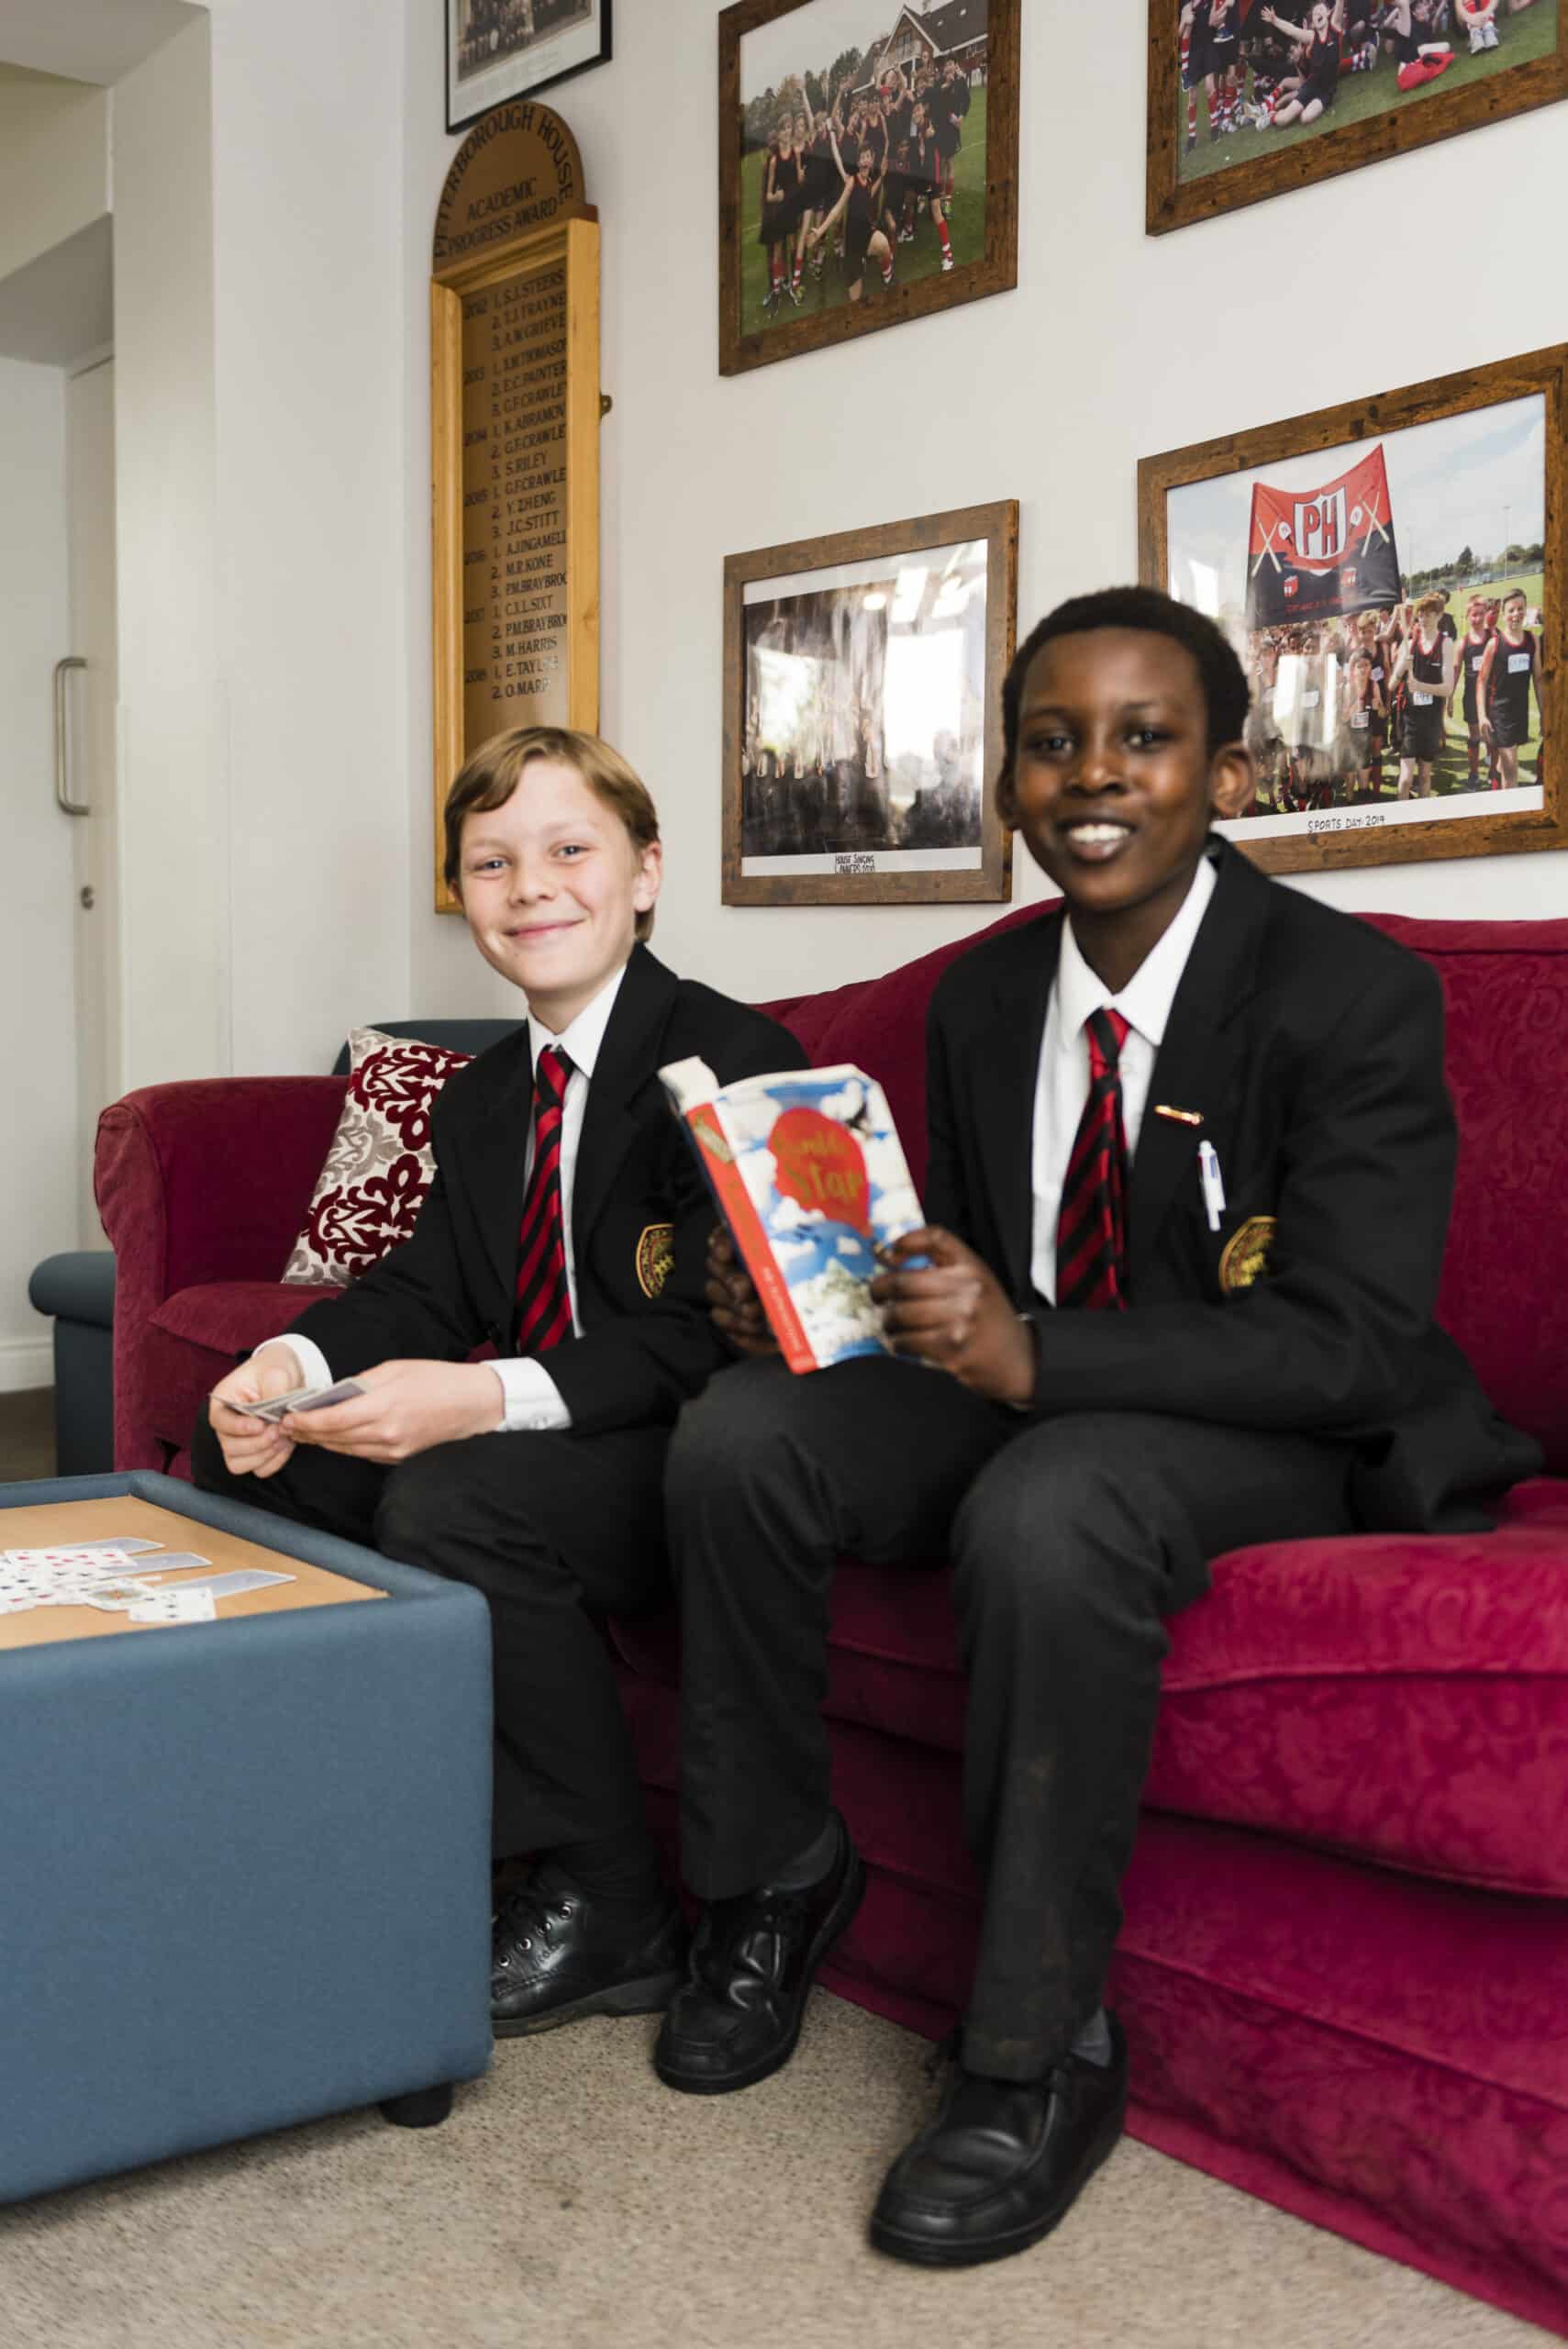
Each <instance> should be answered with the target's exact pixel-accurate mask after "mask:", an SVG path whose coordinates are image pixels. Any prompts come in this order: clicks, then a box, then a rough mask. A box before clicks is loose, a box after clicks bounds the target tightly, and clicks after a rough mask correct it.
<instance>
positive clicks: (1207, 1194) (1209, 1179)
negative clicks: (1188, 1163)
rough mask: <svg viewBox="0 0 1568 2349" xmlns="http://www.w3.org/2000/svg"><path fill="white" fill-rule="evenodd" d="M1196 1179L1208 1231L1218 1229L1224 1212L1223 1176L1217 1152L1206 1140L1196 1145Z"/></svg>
mask: <svg viewBox="0 0 1568 2349" xmlns="http://www.w3.org/2000/svg"><path fill="white" fill-rule="evenodd" d="M1197 1174H1198V1181H1199V1183H1200V1184H1201V1185H1202V1186H1203V1204H1204V1212H1205V1214H1206V1215H1207V1218H1208V1228H1209V1230H1210V1231H1218V1230H1219V1219H1220V1218H1221V1216H1222V1215H1223V1214H1224V1213H1225V1178H1224V1176H1223V1175H1221V1174H1220V1171H1219V1153H1218V1151H1217V1150H1216V1149H1215V1147H1214V1144H1213V1143H1212V1142H1211V1141H1208V1140H1207V1138H1206V1139H1205V1140H1204V1141H1200V1142H1199V1144H1198V1146H1197Z"/></svg>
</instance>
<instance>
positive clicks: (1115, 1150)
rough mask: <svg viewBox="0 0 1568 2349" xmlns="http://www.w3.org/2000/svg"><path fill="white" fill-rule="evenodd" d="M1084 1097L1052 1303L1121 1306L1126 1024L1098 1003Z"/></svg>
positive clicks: (1065, 1191)
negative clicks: (1087, 1083) (1087, 1091)
mask: <svg viewBox="0 0 1568 2349" xmlns="http://www.w3.org/2000/svg"><path fill="white" fill-rule="evenodd" d="M1084 1028H1085V1029H1086V1030H1087V1032H1088V1038H1089V1097H1088V1099H1087V1100H1086V1101H1085V1102H1084V1114H1083V1116H1082V1117H1081V1118H1080V1119H1079V1120H1078V1131H1077V1133H1076V1135H1075V1136H1074V1138H1073V1155H1072V1157H1071V1158H1070V1159H1069V1160H1068V1162H1067V1175H1066V1180H1065V1181H1064V1182H1063V1184H1062V1210H1061V1213H1060V1215H1059V1216H1058V1218H1057V1224H1056V1302H1057V1304H1058V1305H1059V1306H1062V1305H1075V1306H1085V1305H1092V1306H1111V1307H1114V1308H1123V1307H1125V1306H1126V1304H1127V1136H1126V1134H1125V1133H1124V1132H1123V1130H1122V1123H1121V1071H1120V1068H1119V1066H1118V1063H1119V1060H1120V1057H1121V1048H1122V1045H1123V1044H1124V1043H1125V1042H1126V1041H1127V1030H1128V1022H1127V1021H1126V1020H1125V1019H1123V1018H1122V1016H1121V1014H1120V1012H1119V1011H1113V1010H1112V1009H1111V1008H1110V1006H1109V1005H1108V1004H1102V1005H1101V1007H1100V1008H1099V1010H1098V1011H1091V1012H1090V1014H1089V1017H1088V1019H1086V1020H1085V1021H1084Z"/></svg>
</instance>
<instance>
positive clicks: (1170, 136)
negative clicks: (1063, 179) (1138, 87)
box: [1147, 0, 1568, 236]
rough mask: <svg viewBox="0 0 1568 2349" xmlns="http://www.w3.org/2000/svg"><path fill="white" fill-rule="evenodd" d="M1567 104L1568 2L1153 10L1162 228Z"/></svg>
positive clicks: (1159, 2)
mask: <svg viewBox="0 0 1568 2349" xmlns="http://www.w3.org/2000/svg"><path fill="white" fill-rule="evenodd" d="M1562 97H1568V0H1149V184H1148V207H1147V225H1148V228H1149V233H1150V235H1151V236H1159V235H1161V234H1162V232H1163V230H1165V229H1167V228H1184V227H1185V226H1186V224H1187V222H1188V221H1190V220H1207V219H1211V218H1212V217H1213V216H1214V215H1215V214H1216V213H1218V212H1229V211H1232V210H1233V209H1234V208H1235V207H1236V206H1238V205H1241V204H1256V203H1258V202H1259V201H1260V199H1261V198H1262V197H1263V196H1268V195H1280V194H1281V193H1282V192H1283V191H1284V189H1286V188H1295V187H1305V186H1308V185H1310V184H1312V183H1313V182H1315V181H1318V180H1323V179H1330V178H1332V176H1333V175H1334V173H1336V172H1352V171H1355V170H1356V169H1357V168H1358V167H1359V166H1360V165H1361V164H1362V163H1371V162H1375V161H1378V160H1379V158H1380V157H1382V156H1385V155H1403V154H1405V153H1407V151H1408V150H1410V149H1411V148H1412V147H1425V146H1427V145H1428V144H1429V142H1430V141H1431V140H1432V139H1449V138H1451V137H1452V136H1453V134H1454V133H1455V132H1456V131H1460V130H1473V128H1475V126H1476V125H1477V124H1478V123H1484V122H1499V121H1501V120H1502V119H1503V118H1504V117H1506V116H1507V115H1512V114H1523V113H1525V112H1526V111H1527V109H1528V108H1529V107H1531V106H1550V105H1551V103H1552V102H1553V100H1555V99H1558V98H1562ZM1564 135H1568V132H1565V134H1564Z"/></svg>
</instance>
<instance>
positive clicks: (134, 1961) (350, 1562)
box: [0, 1471, 491, 2201]
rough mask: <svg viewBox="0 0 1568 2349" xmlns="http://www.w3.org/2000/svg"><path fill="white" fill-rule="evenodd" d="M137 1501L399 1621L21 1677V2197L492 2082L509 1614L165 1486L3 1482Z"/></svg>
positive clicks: (241, 1631)
mask: <svg viewBox="0 0 1568 2349" xmlns="http://www.w3.org/2000/svg"><path fill="white" fill-rule="evenodd" d="M111 1498H112V1499H121V1498H125V1499H129V1500H132V1501H136V1500H142V1501H150V1502H152V1503H155V1504H156V1505H157V1506H158V1507H160V1508H165V1509H170V1510H173V1511H175V1512H177V1513H178V1514H179V1515H180V1516H181V1517H183V1518H185V1519H189V1520H193V1522H192V1523H191V1525H190V1530H189V1539H190V1542H191V1546H192V1547H193V1548H194V1549H195V1550H198V1551H199V1550H201V1548H202V1540H201V1532H202V1528H203V1527H204V1526H206V1527H210V1528H213V1529H215V1530H217V1531H220V1532H230V1533H234V1534H238V1535H239V1536H240V1537H242V1538H243V1539H245V1540H247V1541H251V1542H259V1543H261V1544H262V1545H263V1546H265V1547H266V1548H268V1549H270V1550H272V1551H273V1552H277V1553H283V1554H284V1557H287V1558H293V1559H297V1560H303V1561H305V1562H306V1563H308V1564H313V1565H317V1566H322V1567H325V1568H327V1569H328V1571H330V1572H331V1573H334V1574H338V1575H345V1576H347V1577H349V1578H350V1580H353V1581H356V1582H358V1583H361V1584H367V1585H370V1586H373V1588H375V1589H377V1590H380V1591H382V1592H384V1594H385V1597H384V1598H381V1599H377V1600H361V1601H359V1602H358V1603H354V1604H345V1605H317V1606H303V1605H302V1606H298V1607H295V1608H293V1609H289V1610H288V1611H281V1612H277V1613H269V1614H264V1615H253V1616H250V1617H248V1618H247V1619H246V1620H242V1621H225V1620H219V1621H217V1622H215V1623H212V1624H189V1625H181V1626H179V1627H178V1628H174V1629H168V1630H153V1629H144V1630H139V1631H135V1632H130V1631H126V1632H124V1633H121V1634H118V1635H117V1636H115V1637H112V1638H111V1637H92V1638H87V1637H79V1638H70V1639H64V1640H59V1641H55V1642H51V1643H50V1644H47V1645H41V1646H31V1647H23V1648H15V1649H10V1650H6V1651H5V1652H3V1653H0V2049H3V2051H4V2055H3V2065H4V2070H3V2079H4V2114H5V2118H4V2124H3V2125H0V2201H14V2200H17V2199H20V2198H21V2197H23V2196H27V2195H33V2194H39V2193H42V2192H44V2191H45V2190H46V2189H48V2188H51V2187H59V2186H66V2185H70V2184H72V2183H73V2182H75V2181H78V2180H80V2179H83V2178H87V2177H95V2176H102V2175H104V2174H105V2173H106V2172H108V2171H112V2170H119V2169H127V2168H130V2167H133V2166H134V2165H137V2164H139V2163H142V2162H151V2161H157V2160H160V2159H161V2158H163V2157H164V2156H166V2155H168V2154H180V2153H188V2152H191V2151H193V2150H195V2148H197V2147H200V2146H204V2145H215V2144H220V2143H225V2142H226V2141H228V2140H229V2139H231V2138H236V2137H245V2136H250V2135H252V2134H254V2133H256V2132H259V2131H261V2130H268V2129H277V2128H281V2127H284V2126H285V2125H286V2124H288V2123H290V2122H294V2121H307V2120H311V2119H314V2118H317V2117H318V2116H319V2115H321V2114H323V2113H328V2112H336V2111H339V2110H346V2109H347V2108H350V2107H351V2106H355V2105H363V2104H370V2103H380V2104H381V2105H382V2106H383V2109H384V2110H385V2111H386V2112H387V2116H388V2118H389V2119H391V2120H396V2121H407V2122H412V2123H415V2124H418V2123H421V2122H424V2121H433V2120H439V2119H441V2118H443V2117H444V2115H445V2112H446V2110H448V2109H449V2108H450V2100H451V2099H450V2084H451V2083H452V2082H454V2081H459V2080H465V2079H471V2078H473V2077H474V2076H476V2075H477V2074H478V2073H480V2072H483V2071H484V2068H485V2066H486V2065H487V2064H488V2062H489V2060H490V2045H491V2038H490V2020H489V1913H490V1903H489V1868H490V1788H491V1756H490V1703H491V1698H490V1629H489V1618H488V1611H487V1609H486V1607H485V1604H484V1599H483V1598H481V1597H480V1596H479V1594H478V1593H477V1592H475V1591H473V1590H470V1589H468V1588H466V1587H463V1586H458V1585H455V1584H450V1583H445V1582H442V1581H440V1580H439V1578H438V1577H436V1576H434V1575H425V1574H420V1573H418V1572H417V1571H416V1570H415V1569H414V1568H413V1567H411V1566H401V1565H395V1564H392V1563H391V1562H390V1561H388V1560H387V1559H384V1558H382V1557H379V1556H377V1555H376V1554H375V1553H373V1552H372V1551H368V1550H361V1549H359V1548H357V1547H355V1546H354V1545H353V1544H351V1543H350V1542H339V1541H336V1540H334V1539H332V1538H331V1537H329V1536H328V1535H325V1534H317V1533H313V1532H310V1531H306V1530H305V1529H304V1528H301V1527H295V1526H291V1525H288V1524H285V1523H284V1522H283V1521H282V1520H279V1519H275V1518H271V1517H268V1516H266V1515H265V1514H264V1513H263V1512H261V1511H260V1510H253V1509H248V1508H238V1507H236V1506H235V1505H234V1504H232V1503H230V1502H226V1501H222V1500H216V1499H213V1498H211V1497H209V1496H207V1495H206V1494H204V1493H198V1492H195V1491H194V1490H193V1489H192V1487H191V1486H188V1485H183V1484H177V1483H175V1482H174V1481H173V1480H172V1479H171V1478H169V1477H166V1476H158V1475H150V1474H147V1473H143V1472H140V1471H136V1472H132V1473H129V1474H122V1475H105V1476H84V1477H77V1478H74V1479H71V1480H66V1481H51V1482H48V1483H39V1484H23V1485H6V1486H0V1511H5V1510H6V1509H15V1508H19V1507H24V1506H28V1507H37V1506H39V1504H44V1503H49V1504H55V1503H59V1502H61V1501H72V1500H98V1499H111ZM112 1530H113V1531H122V1530H129V1529H128V1528H127V1529H122V1528H120V1527H115V1528H113V1529H112ZM17 1546H18V1544H17V1541H16V1540H15V1539H13V1538H9V1537H8V1536H7V1533H6V1518H5V1516H4V1515H3V1514H0V1549H9V1548H14V1547H17ZM151 1563H152V1561H151V1559H149V1564H151ZM11 1620H23V1621H29V1622H30V1621H34V1620H37V1619H36V1618H30V1617H29V1618H22V1619H11Z"/></svg>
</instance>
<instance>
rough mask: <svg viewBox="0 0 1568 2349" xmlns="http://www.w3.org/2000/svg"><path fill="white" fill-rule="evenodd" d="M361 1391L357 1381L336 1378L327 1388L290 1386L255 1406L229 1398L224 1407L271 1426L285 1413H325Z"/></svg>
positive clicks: (361, 1388)
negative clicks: (268, 1423) (264, 1420)
mask: <svg viewBox="0 0 1568 2349" xmlns="http://www.w3.org/2000/svg"><path fill="white" fill-rule="evenodd" d="M364 1391H365V1390H364V1388H363V1387H362V1386H361V1385H360V1382H359V1380H358V1379H357V1378H339V1379H338V1380H336V1381H335V1382H334V1383H333V1385H332V1386H293V1387H290V1388H289V1389H288V1391H287V1393H286V1394H283V1395H269V1396H267V1397H265V1398H264V1399H263V1400H262V1401H261V1402H259V1403H241V1402H239V1400H238V1399H230V1400H229V1404H228V1408H229V1409H230V1410H231V1411H242V1412H243V1413H244V1415H245V1417H246V1418H247V1419H266V1420H268V1421H270V1422H271V1423H272V1425H273V1426H274V1427H275V1426H276V1424H277V1422H278V1421H279V1420H280V1419H282V1418H283V1417H284V1414H285V1412H288V1411H324V1410H329V1409H330V1408H331V1407H332V1405H333V1404H334V1403H346V1402H347V1401H348V1399H349V1397H350V1395H362V1394H363V1393H364Z"/></svg>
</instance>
